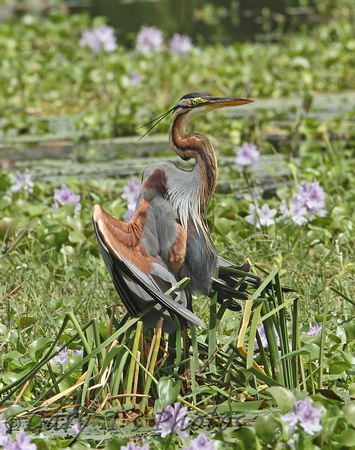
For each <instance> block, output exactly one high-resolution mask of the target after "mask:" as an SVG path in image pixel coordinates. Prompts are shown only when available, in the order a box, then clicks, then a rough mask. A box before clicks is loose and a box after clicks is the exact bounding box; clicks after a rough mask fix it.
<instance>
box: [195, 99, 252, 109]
mask: <svg viewBox="0 0 355 450" xmlns="http://www.w3.org/2000/svg"><path fill="white" fill-rule="evenodd" d="M205 100H206V101H205V102H204V103H203V104H202V105H201V106H203V107H204V108H206V109H208V110H213V109H219V108H226V107H227V106H240V105H246V104H247V103H253V101H254V100H249V99H247V98H234V97H207V98H206V99H205Z"/></svg>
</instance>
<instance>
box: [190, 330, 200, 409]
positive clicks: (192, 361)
mask: <svg viewBox="0 0 355 450" xmlns="http://www.w3.org/2000/svg"><path fill="white" fill-rule="evenodd" d="M190 335H191V341H192V355H191V356H190V369H191V390H192V393H193V392H194V391H195V389H196V388H197V386H198V384H197V383H196V376H195V374H196V371H197V369H198V366H199V364H198V343H197V334H196V327H195V325H192V327H191V328H190ZM192 401H193V403H194V404H196V403H197V397H196V395H195V394H194V393H193V395H192Z"/></svg>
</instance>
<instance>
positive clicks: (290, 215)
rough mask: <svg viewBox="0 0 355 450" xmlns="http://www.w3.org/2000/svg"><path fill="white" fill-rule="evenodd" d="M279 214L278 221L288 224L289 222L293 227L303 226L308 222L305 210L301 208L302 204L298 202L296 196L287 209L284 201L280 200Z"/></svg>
mask: <svg viewBox="0 0 355 450" xmlns="http://www.w3.org/2000/svg"><path fill="white" fill-rule="evenodd" d="M280 213H281V216H280V218H279V220H283V221H284V222H285V223H288V224H289V223H290V222H291V221H292V222H293V223H294V224H295V225H305V224H306V223H307V222H308V219H307V217H306V214H307V208H306V207H305V206H302V204H301V203H300V202H299V201H298V199H297V196H295V197H294V199H293V202H292V203H290V205H289V208H288V207H287V204H286V200H282V201H281V205H280Z"/></svg>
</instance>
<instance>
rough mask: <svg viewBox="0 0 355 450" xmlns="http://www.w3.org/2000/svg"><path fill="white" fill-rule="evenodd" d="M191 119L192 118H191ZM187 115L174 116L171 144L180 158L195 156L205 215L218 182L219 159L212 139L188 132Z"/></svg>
mask: <svg viewBox="0 0 355 450" xmlns="http://www.w3.org/2000/svg"><path fill="white" fill-rule="evenodd" d="M189 120H190V119H189ZM189 120H187V117H186V115H185V114H184V113H183V114H180V115H178V116H177V117H174V116H173V117H172V120H171V122H170V130H169V131H170V132H169V140H170V146H171V147H172V149H173V150H174V151H175V153H176V154H177V155H179V156H180V158H182V159H184V160H187V159H190V158H195V161H196V166H197V167H195V169H194V170H199V172H200V177H199V179H200V186H199V193H198V195H199V203H200V212H201V214H202V215H203V216H204V217H205V215H206V211H207V207H208V204H209V202H210V200H211V197H212V195H213V193H214V190H215V188H216V184H217V176H218V169H217V159H216V154H215V151H214V148H213V145H212V143H211V141H210V140H209V139H208V138H207V137H206V136H203V135H201V134H198V133H190V134H187V133H186V126H187V124H188V121H189Z"/></svg>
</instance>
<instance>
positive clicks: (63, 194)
mask: <svg viewBox="0 0 355 450" xmlns="http://www.w3.org/2000/svg"><path fill="white" fill-rule="evenodd" d="M80 198H81V197H80V195H76V194H74V192H73V191H72V190H71V189H69V188H68V187H67V186H66V185H65V184H62V187H61V188H60V189H54V196H53V199H54V203H53V204H52V210H53V209H57V208H59V205H58V203H59V204H60V205H62V206H63V205H65V204H66V203H70V204H72V205H75V210H74V211H75V213H77V212H79V211H80V210H81V204H80V203H79V202H80Z"/></svg>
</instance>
